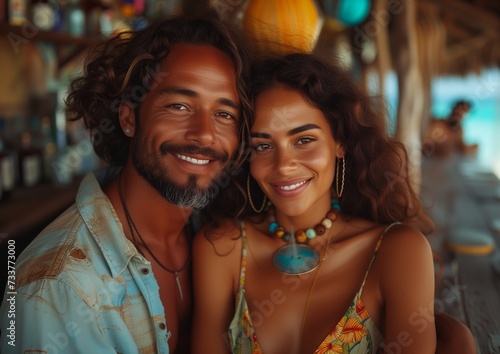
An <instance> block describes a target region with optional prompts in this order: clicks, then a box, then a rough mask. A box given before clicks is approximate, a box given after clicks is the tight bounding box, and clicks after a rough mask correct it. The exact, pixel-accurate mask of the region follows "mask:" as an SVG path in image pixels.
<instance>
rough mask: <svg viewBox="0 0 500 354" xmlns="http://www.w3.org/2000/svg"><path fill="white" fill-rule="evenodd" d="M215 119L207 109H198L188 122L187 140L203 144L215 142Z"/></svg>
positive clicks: (207, 144)
mask: <svg viewBox="0 0 500 354" xmlns="http://www.w3.org/2000/svg"><path fill="white" fill-rule="evenodd" d="M214 123H215V122H214V120H213V118H212V114H211V113H210V112H208V111H205V110H201V109H200V110H196V111H195V112H194V113H193V116H192V117H191V119H190V120H189V122H188V127H187V131H186V135H185V138H186V140H188V141H190V142H193V143H196V144H198V145H202V146H209V145H213V144H214V143H215V140H216V139H215V130H214Z"/></svg>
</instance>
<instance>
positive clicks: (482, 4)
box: [419, 0, 500, 75]
mask: <svg viewBox="0 0 500 354" xmlns="http://www.w3.org/2000/svg"><path fill="white" fill-rule="evenodd" d="M419 7H420V9H421V10H423V11H420V12H419V16H426V11H436V15H437V18H438V19H440V20H441V21H442V25H443V26H444V29H445V36H446V40H445V58H444V59H445V60H444V67H443V68H442V72H443V73H451V74H462V75H463V74H466V73H468V72H476V73H477V72H478V71H480V70H481V69H484V68H488V67H492V66H496V67H500V0H419ZM432 7H433V8H434V10H429V9H430V8H432ZM427 15H428V13H427Z"/></svg>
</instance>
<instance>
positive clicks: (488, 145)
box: [386, 68, 500, 178]
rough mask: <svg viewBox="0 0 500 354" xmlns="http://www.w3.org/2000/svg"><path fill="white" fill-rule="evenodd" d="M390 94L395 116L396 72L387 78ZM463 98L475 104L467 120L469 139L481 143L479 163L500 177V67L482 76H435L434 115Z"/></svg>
mask: <svg viewBox="0 0 500 354" xmlns="http://www.w3.org/2000/svg"><path fill="white" fill-rule="evenodd" d="M386 96H387V100H388V103H389V108H390V112H391V114H392V115H393V116H394V112H395V107H396V102H397V80H396V77H395V75H394V74H393V73H391V74H390V75H388V76H387V78H386ZM460 99H465V100H468V101H470V102H471V103H472V109H471V111H470V112H469V113H468V115H467V116H466V117H465V119H464V121H463V126H464V139H465V141H466V142H467V143H468V144H472V143H477V144H479V152H478V159H479V162H480V163H481V165H484V166H486V167H487V168H490V169H492V170H493V171H494V172H495V173H496V175H497V176H499V178H500V69H498V68H496V69H490V70H485V71H483V72H482V73H481V74H479V75H472V74H471V75H468V76H465V77H459V76H451V77H440V78H437V79H435V80H434V82H433V84H432V107H431V115H432V116H434V117H437V118H444V117H446V116H447V115H448V114H449V113H450V110H451V107H452V106H453V104H454V103H455V102H456V101H458V100H460Z"/></svg>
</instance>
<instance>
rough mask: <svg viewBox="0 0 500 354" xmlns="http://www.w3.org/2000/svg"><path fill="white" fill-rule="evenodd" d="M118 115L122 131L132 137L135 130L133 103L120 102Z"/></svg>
mask: <svg viewBox="0 0 500 354" xmlns="http://www.w3.org/2000/svg"><path fill="white" fill-rule="evenodd" d="M118 116H119V120H120V127H121V129H122V131H123V133H124V134H125V135H126V136H128V137H133V136H134V134H135V130H136V129H135V127H136V125H135V111H134V105H133V104H132V103H130V102H125V101H123V102H121V103H120V107H119V111H118Z"/></svg>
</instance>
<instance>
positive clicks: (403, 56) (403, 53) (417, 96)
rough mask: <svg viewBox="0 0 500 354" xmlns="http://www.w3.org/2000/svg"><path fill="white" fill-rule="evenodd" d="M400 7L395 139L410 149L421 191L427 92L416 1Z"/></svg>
mask: <svg viewBox="0 0 500 354" xmlns="http://www.w3.org/2000/svg"><path fill="white" fill-rule="evenodd" d="M400 10H401V11H398V13H396V14H394V17H393V39H394V41H393V45H394V46H395V48H396V49H397V50H396V52H397V55H396V59H395V68H396V74H397V77H398V92H399V99H398V110H397V116H396V120H397V124H396V134H395V138H396V139H398V140H399V141H401V142H402V143H403V144H404V145H405V146H406V148H407V150H408V156H409V161H408V163H409V169H410V179H411V180H412V183H413V185H414V187H415V189H416V190H417V191H419V190H420V183H421V163H422V153H421V145H422V143H421V139H420V121H421V117H422V112H423V104H424V93H423V85H422V79H421V77H420V69H419V63H418V48H417V36H416V25H415V23H416V21H415V18H416V4H415V1H411V0H402V1H401V9H400Z"/></svg>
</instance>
